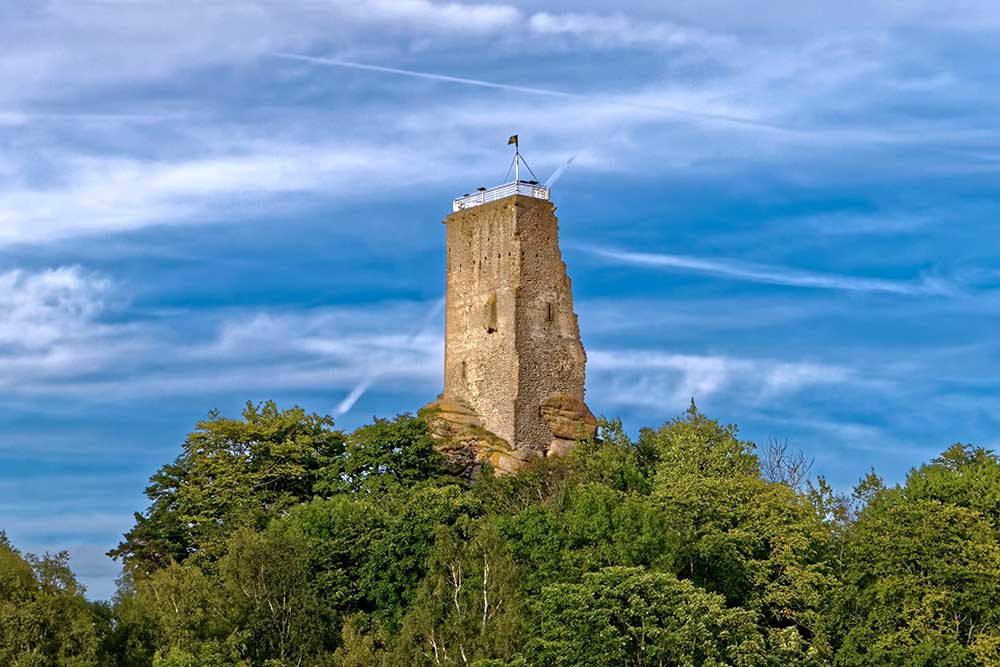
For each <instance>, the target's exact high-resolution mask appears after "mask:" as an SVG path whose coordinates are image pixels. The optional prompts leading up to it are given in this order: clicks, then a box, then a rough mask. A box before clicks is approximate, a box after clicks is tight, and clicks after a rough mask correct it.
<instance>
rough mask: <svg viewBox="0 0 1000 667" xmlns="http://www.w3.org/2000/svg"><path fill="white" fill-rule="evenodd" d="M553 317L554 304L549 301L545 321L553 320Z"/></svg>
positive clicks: (546, 305)
mask: <svg viewBox="0 0 1000 667" xmlns="http://www.w3.org/2000/svg"><path fill="white" fill-rule="evenodd" d="M552 317H553V312H552V304H551V303H547V304H545V321H546V322H551V321H552Z"/></svg>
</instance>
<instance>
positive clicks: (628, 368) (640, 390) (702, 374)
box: [588, 349, 862, 415]
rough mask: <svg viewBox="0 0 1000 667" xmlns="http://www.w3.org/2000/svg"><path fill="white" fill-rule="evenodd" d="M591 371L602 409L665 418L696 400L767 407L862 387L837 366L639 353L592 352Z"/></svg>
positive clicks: (850, 373) (846, 369)
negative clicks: (724, 398) (825, 390)
mask: <svg viewBox="0 0 1000 667" xmlns="http://www.w3.org/2000/svg"><path fill="white" fill-rule="evenodd" d="M588 370H589V371H590V373H591V378H592V384H594V385H596V386H597V387H599V389H598V393H599V399H598V400H600V401H601V403H603V404H605V405H616V406H628V407H629V408H631V409H635V408H636V407H640V408H646V409H652V410H656V411H659V412H660V413H661V414H665V415H669V414H672V413H673V412H675V411H678V410H680V409H682V408H683V406H684V404H685V403H686V402H687V401H689V400H691V399H692V398H694V399H696V400H705V399H714V398H716V397H717V396H718V395H720V394H728V395H740V394H743V395H747V396H754V397H755V399H754V400H756V401H765V400H771V399H774V398H777V397H781V396H788V395H792V394H795V393H797V392H799V391H803V390H805V389H809V388H813V387H818V386H824V385H825V386H836V385H848V384H857V383H859V382H861V381H862V379H861V378H860V377H859V376H858V375H857V373H856V372H855V371H854V370H853V369H851V368H849V367H845V366H839V365H833V364H824V363H817V362H811V361H781V360H774V359H755V358H748V357H739V356H733V355H717V354H716V355H701V354H671V353H666V352H663V351H661V350H637V349H623V350H607V349H595V350H591V351H589V352H588Z"/></svg>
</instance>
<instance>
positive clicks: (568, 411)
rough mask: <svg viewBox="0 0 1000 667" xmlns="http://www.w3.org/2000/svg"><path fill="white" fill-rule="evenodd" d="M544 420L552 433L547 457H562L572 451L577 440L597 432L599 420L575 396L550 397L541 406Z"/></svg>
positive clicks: (559, 395)
mask: <svg viewBox="0 0 1000 667" xmlns="http://www.w3.org/2000/svg"><path fill="white" fill-rule="evenodd" d="M539 411H540V412H541V413H542V419H543V420H545V424H546V425H547V426H548V427H549V431H550V432H551V433H552V442H550V443H549V446H548V449H547V450H546V456H561V455H563V454H566V453H568V452H569V451H571V450H572V449H573V447H574V445H576V442H577V440H580V439H581V438H589V437H591V436H593V435H594V434H595V433H596V432H597V419H596V418H595V417H594V415H593V413H592V412H591V411H590V408H588V407H587V404H586V403H584V402H583V401H581V400H580V399H578V398H574V397H573V396H567V395H565V394H556V395H555V396H549V397H548V398H546V399H545V400H544V401H542V404H541V406H539Z"/></svg>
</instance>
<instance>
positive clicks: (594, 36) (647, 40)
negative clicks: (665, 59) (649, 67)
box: [528, 12, 723, 48]
mask: <svg viewBox="0 0 1000 667" xmlns="http://www.w3.org/2000/svg"><path fill="white" fill-rule="evenodd" d="M528 27H529V28H530V29H531V31H532V32H534V33H536V34H538V35H546V36H549V35H551V36H570V37H575V38H579V39H582V40H584V41H586V42H588V43H590V44H592V45H595V46H598V47H632V46H648V47H655V48H670V47H678V46H691V45H697V46H702V47H705V46H715V45H719V44H721V43H722V42H723V40H722V39H721V38H719V37H716V36H713V35H710V34H708V33H706V32H704V31H702V30H697V29H692V28H685V27H683V26H679V25H676V24H673V23H666V22H661V21H655V20H649V19H632V18H629V17H627V16H625V15H624V14H613V15H610V16H609V15H602V14H584V13H574V12H569V13H565V14H552V13H549V12H538V13H537V14H532V15H531V17H530V18H529V19H528Z"/></svg>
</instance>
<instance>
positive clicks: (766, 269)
mask: <svg viewBox="0 0 1000 667" xmlns="http://www.w3.org/2000/svg"><path fill="white" fill-rule="evenodd" d="M585 249H586V250H588V251H590V252H591V253H593V254H594V255H596V256H598V257H601V258H603V259H606V260H609V261H610V262H613V263H616V264H625V265H628V266H635V267H645V268H659V269H667V270H674V271H680V272H687V273H696V274H703V275H710V276H719V277H722V278H729V279H733V280H744V281H748V282H755V283H765V284H769V285H786V286H789V287H805V288H813V289H828V290H843V291H848V292H881V293H887V294H899V295H907V296H954V295H956V294H957V293H958V290H957V288H956V287H955V286H954V285H952V284H950V283H948V282H947V281H944V280H940V279H933V278H927V277H925V278H922V279H921V280H919V281H912V282H903V281H896V280H882V279H879V278H862V277H857V276H849V275H841V274H835V273H818V272H812V271H803V270H800V269H789V268H785V267H780V266H769V265H765V264H750V263H746V262H738V261H733V260H723V259H710V258H703V257H693V256H690V255H671V254H667V253H651V252H631V251H625V250H618V249H614V248H601V247H596V246H590V247H585Z"/></svg>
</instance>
